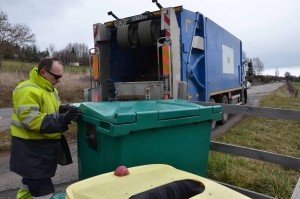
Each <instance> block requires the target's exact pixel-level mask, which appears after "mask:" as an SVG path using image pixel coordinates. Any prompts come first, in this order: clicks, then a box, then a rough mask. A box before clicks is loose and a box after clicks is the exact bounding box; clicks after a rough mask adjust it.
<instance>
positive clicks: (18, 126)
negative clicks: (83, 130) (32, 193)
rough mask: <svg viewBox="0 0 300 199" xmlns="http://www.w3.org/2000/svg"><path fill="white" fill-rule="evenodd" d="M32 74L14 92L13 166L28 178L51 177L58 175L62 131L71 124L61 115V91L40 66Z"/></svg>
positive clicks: (11, 165) (14, 170)
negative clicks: (54, 85) (40, 73)
mask: <svg viewBox="0 0 300 199" xmlns="http://www.w3.org/2000/svg"><path fill="white" fill-rule="evenodd" d="M29 76H30V79H29V80H26V81H24V82H21V83H20V84H19V85H18V86H17V87H16V88H15V89H14V91H13V114H12V122H11V135H12V144H11V159H10V169H11V171H13V172H15V173H17V174H19V175H21V176H23V177H26V178H49V177H53V176H54V175H55V171H56V168H57V157H58V155H59V151H60V138H61V133H62V132H64V131H66V130H68V126H67V124H66V123H65V121H64V117H65V115H64V114H59V106H60V104H61V102H60V99H59V97H58V92H57V90H56V89H55V88H54V87H53V86H52V84H51V83H50V82H49V81H48V80H46V79H44V78H43V77H42V76H41V75H39V73H38V70H37V68H34V69H33V70H32V71H31V72H30V74H29Z"/></svg>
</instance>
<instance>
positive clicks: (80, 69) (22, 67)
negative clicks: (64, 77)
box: [2, 61, 89, 73]
mask: <svg viewBox="0 0 300 199" xmlns="http://www.w3.org/2000/svg"><path fill="white" fill-rule="evenodd" d="M34 67H38V63H26V62H14V61H2V71H4V72H20V71H22V72H29V71H31V69H33V68H34ZM64 71H65V72H72V73H86V72H88V71H89V70H88V67H87V66H64Z"/></svg>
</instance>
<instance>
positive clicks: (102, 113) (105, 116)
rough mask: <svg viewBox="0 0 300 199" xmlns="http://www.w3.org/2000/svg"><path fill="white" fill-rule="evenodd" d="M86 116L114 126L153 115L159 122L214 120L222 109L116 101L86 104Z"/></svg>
mask: <svg viewBox="0 0 300 199" xmlns="http://www.w3.org/2000/svg"><path fill="white" fill-rule="evenodd" d="M79 107H80V109H81V111H82V113H83V114H84V115H86V116H89V117H92V118H95V119H99V120H102V121H106V122H109V123H113V124H125V123H127V124H128V123H135V122H137V117H138V116H140V117H147V115H148V116H149V115H152V114H153V113H155V114H157V115H158V117H157V118H158V120H168V119H175V118H183V117H193V116H198V117H199V116H200V114H201V113H202V114H206V115H205V118H210V119H211V118H212V114H213V113H218V112H221V108H218V106H217V107H212V106H202V105H198V104H195V103H192V102H188V101H186V100H151V101H116V102H84V103H81V104H80V106H79Z"/></svg>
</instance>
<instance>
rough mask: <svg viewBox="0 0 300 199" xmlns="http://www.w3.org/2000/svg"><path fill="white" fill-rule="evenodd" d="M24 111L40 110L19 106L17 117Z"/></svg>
mask: <svg viewBox="0 0 300 199" xmlns="http://www.w3.org/2000/svg"><path fill="white" fill-rule="evenodd" d="M26 110H32V111H39V110H40V108H39V107H38V106H21V107H19V109H18V117H20V115H21V113H22V112H23V111H26Z"/></svg>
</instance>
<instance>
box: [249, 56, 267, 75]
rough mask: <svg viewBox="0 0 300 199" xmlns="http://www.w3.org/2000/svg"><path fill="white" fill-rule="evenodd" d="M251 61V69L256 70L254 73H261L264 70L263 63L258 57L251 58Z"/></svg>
mask: <svg viewBox="0 0 300 199" xmlns="http://www.w3.org/2000/svg"><path fill="white" fill-rule="evenodd" d="M252 62H253V69H254V71H255V72H256V75H261V74H262V72H263V71H264V70H265V64H264V63H263V62H262V61H261V60H260V59H259V58H258V57H255V58H253V59H252Z"/></svg>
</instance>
